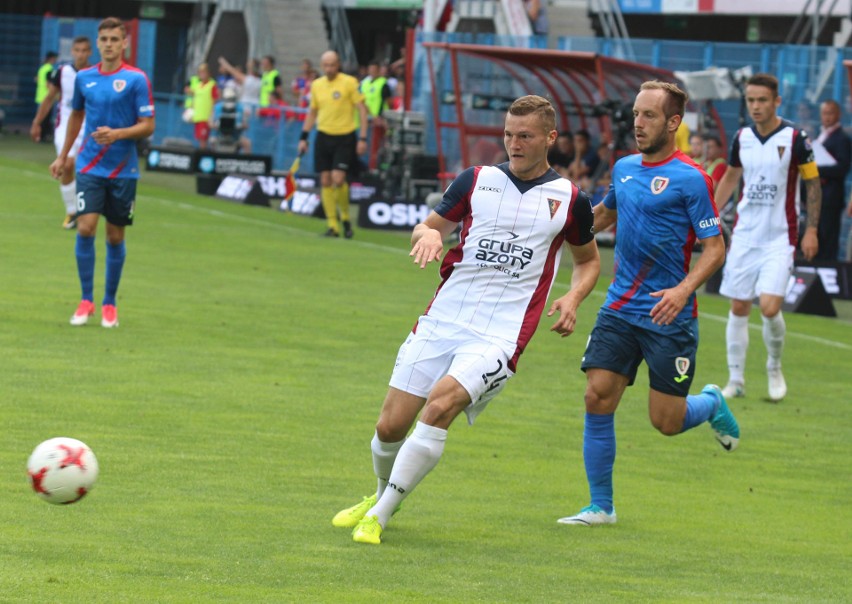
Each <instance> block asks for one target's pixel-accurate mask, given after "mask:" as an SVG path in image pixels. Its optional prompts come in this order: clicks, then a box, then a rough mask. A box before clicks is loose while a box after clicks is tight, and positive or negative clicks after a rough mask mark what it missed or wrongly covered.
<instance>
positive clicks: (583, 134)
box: [570, 130, 600, 182]
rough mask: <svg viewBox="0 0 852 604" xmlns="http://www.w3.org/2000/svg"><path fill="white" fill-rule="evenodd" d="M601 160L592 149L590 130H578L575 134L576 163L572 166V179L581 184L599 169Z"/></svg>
mask: <svg viewBox="0 0 852 604" xmlns="http://www.w3.org/2000/svg"><path fill="white" fill-rule="evenodd" d="M598 162H600V158H599V157H598V153H597V151H596V150H595V149H593V148H592V140H591V136H590V135H589V131H588V130H577V132H575V133H574V161H573V162H572V163H571V166H570V175H571V176H570V179H571V180H573V181H574V182H579V181H580V179H581V178H583V177H584V176H588V175H589V174H591V173H592V172H594V171H595V168H597V167H598Z"/></svg>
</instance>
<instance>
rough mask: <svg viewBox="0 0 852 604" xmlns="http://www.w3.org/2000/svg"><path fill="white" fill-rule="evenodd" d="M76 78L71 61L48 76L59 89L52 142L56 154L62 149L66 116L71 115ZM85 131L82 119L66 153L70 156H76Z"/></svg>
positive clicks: (66, 123) (75, 70)
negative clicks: (75, 136) (75, 137)
mask: <svg viewBox="0 0 852 604" xmlns="http://www.w3.org/2000/svg"><path fill="white" fill-rule="evenodd" d="M76 79H77V69H76V68H75V67H74V64H73V63H64V64H62V65H60V66H59V67H57V68H56V69H54V70H53V71H52V72H51V74H50V76H49V78H48V81H49V82H50V83H51V84H53V85H54V86H56V87H57V88H58V89H59V100H58V101H57V107H56V123H55V124H54V128H53V130H54V139H53V142H54V145H55V146H56V153H57V154H59V153H60V152H61V151H62V147H63V145H64V144H65V133H66V130H67V128H68V118H69V117H70V116H71V99H72V98H73V96H74V81H75V80H76ZM85 131H86V121H85V119H84V120H83V123H82V125H81V126H80V133H79V134H78V135H77V139H76V140H75V141H74V144H73V145H72V146H71V150H70V152H69V153H68V155H69V156H70V157H76V155H77V152H78V151H79V149H80V145H81V144H82V142H83V133H84V132H85Z"/></svg>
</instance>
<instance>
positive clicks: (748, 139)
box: [729, 120, 816, 248]
mask: <svg viewBox="0 0 852 604" xmlns="http://www.w3.org/2000/svg"><path fill="white" fill-rule="evenodd" d="M729 163H730V164H731V165H732V166H734V167H738V168H742V169H743V188H742V194H741V196H740V200H739V203H738V204H737V219H736V223H735V225H734V233H733V239H734V241H736V242H737V243H739V244H740V245H747V246H749V247H760V248H783V247H787V246H790V245H793V246H795V245H796V241H797V239H798V217H799V175H800V173H801V174H805V175H807V174H808V173H809V171H811V169H812V171H813V174H814V175H816V164H814V157H813V150H812V149H811V145H810V143H809V142H808V138H807V134H806V133H805V132H804V131H802V130H799V129H797V128H796V127H795V126H794V125H793V124H792V123H790V122H789V121H787V120H781V124H780V125H779V126H778V128H776V129H775V130H774V131H773V132H772V133H770V134H769V135H768V136H761V135H760V134H759V133H758V132H757V130H756V128H755V127H754V126H752V127H751V128H743V129H741V130H740V131H739V132H737V134H736V136H735V137H734V142H733V144H732V146H731V157H730V162H729Z"/></svg>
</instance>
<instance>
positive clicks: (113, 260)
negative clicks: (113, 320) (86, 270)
mask: <svg viewBox="0 0 852 604" xmlns="http://www.w3.org/2000/svg"><path fill="white" fill-rule="evenodd" d="M126 253H127V252H126V248H125V246H124V242H123V241H122V242H121V243H119V244H117V245H112V244H111V243H109V242H108V243H107V246H106V283H105V286H104V290H105V291H104V301H103V303H104V304H111V305H113V306H115V293H116V292H117V291H118V282H119V281H121V269H122V268H124V257H125V256H126ZM93 264H94V263H93Z"/></svg>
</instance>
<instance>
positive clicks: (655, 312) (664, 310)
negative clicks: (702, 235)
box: [651, 234, 725, 325]
mask: <svg viewBox="0 0 852 604" xmlns="http://www.w3.org/2000/svg"><path fill="white" fill-rule="evenodd" d="M700 241H701V246H702V248H703V250H704V251H703V252H702V253H701V256H700V257H699V258H698V261H697V262H696V263H695V266H694V267H692V269H691V270H690V271H689V273H688V274H687V275H686V278H685V279H684V280H683V281H681V282H680V283H678V284H677V285H676V286H675V287H671V288H669V289H662V290H660V291H657V292H652V293H651V297H652V298H659V299H660V301H659V302H657V303H656V304H655V305H654V308H652V309H651V320H652V322H654V323H656V324H657V325H669V324H670V323H671V322H672V321H674V320H675V319H676V318H677V316H678V315H679V314H680V311H682V310H683V307H684V306H686V302H687V300H689V296H691V295H692V293H693V292H694V291H695V290H696V289H698V288H699V287H701V284H702V283H704V282H705V281H707V279H709V278H710V276H711V275H712V274H713V273H715V272H716V271H717V270H719V269H720V268H721V267H722V265H723V264H724V263H725V240H724V239H723V238H722V235H721V234H720V235H714V236H713V237H707V238H706V239H700Z"/></svg>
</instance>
